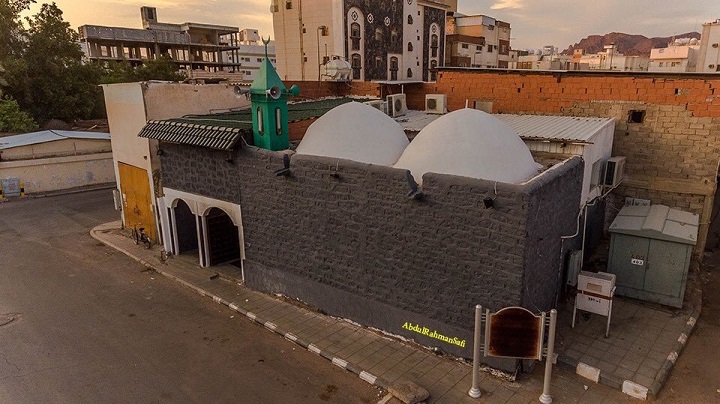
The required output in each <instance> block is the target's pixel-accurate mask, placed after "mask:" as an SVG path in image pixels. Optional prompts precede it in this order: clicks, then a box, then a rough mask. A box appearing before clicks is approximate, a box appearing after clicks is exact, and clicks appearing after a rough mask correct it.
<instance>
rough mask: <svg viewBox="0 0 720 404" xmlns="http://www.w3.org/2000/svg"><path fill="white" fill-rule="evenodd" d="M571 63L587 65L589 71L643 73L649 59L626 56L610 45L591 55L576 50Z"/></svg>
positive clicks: (613, 45) (646, 68)
mask: <svg viewBox="0 0 720 404" xmlns="http://www.w3.org/2000/svg"><path fill="white" fill-rule="evenodd" d="M573 62H574V63H580V64H587V65H588V68H589V70H614V71H621V72H622V71H631V72H643V71H647V70H648V65H649V64H650V58H648V57H645V56H626V55H623V54H622V53H619V52H618V51H617V46H616V45H615V44H614V43H612V44H609V45H605V46H604V50H603V51H601V52H598V53H593V54H584V53H582V52H581V51H580V50H577V51H576V52H575V53H574V54H573Z"/></svg>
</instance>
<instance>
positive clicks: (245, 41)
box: [223, 28, 277, 84]
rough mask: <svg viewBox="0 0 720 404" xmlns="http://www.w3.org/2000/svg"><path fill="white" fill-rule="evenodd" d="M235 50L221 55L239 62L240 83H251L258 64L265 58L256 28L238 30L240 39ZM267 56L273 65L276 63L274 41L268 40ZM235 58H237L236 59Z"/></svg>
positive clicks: (263, 47) (258, 67) (230, 60)
mask: <svg viewBox="0 0 720 404" xmlns="http://www.w3.org/2000/svg"><path fill="white" fill-rule="evenodd" d="M237 48H238V49H237V51H236V52H228V53H225V54H224V55H223V57H224V58H226V59H227V60H228V61H229V62H237V63H239V64H240V72H241V73H242V84H251V83H252V82H253V81H254V80H255V77H257V72H258V70H259V69H260V65H261V64H262V62H263V60H265V44H263V42H262V38H261V37H260V33H259V31H258V30H256V29H249V28H247V29H243V30H242V31H240V41H239V42H238V46H237ZM267 54H268V58H269V59H270V63H272V65H273V66H275V65H276V62H277V61H276V57H275V42H274V41H270V43H269V44H268V47H267ZM236 59H237V60H236Z"/></svg>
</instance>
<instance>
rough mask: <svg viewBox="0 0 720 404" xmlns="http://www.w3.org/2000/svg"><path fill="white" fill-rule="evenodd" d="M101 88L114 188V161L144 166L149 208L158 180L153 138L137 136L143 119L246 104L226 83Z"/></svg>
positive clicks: (128, 85)
mask: <svg viewBox="0 0 720 404" xmlns="http://www.w3.org/2000/svg"><path fill="white" fill-rule="evenodd" d="M103 92H104V94H105V108H106V110H107V116H108V124H109V126H110V137H111V141H112V157H113V166H114V170H115V178H117V188H118V189H121V187H120V183H119V181H120V175H119V172H118V162H122V163H125V164H129V165H131V166H135V167H138V168H141V169H143V170H145V171H146V172H147V175H148V183H149V184H150V191H151V194H152V195H151V201H152V206H151V207H150V208H151V210H152V211H153V212H155V200H156V198H157V197H159V196H162V195H161V193H162V191H161V190H162V184H160V183H159V181H156V180H155V179H153V178H156V179H159V178H160V158H159V156H158V155H157V148H158V147H157V141H155V140H149V139H145V138H140V137H138V134H139V133H140V131H141V130H142V128H143V127H144V126H145V124H146V123H147V121H149V120H163V119H171V118H179V117H182V116H184V115H190V114H207V113H210V112H211V111H220V110H228V109H231V108H243V107H247V106H249V105H250V102H249V101H247V100H246V99H245V97H240V98H238V97H236V96H235V93H234V86H232V85H228V84H208V85H196V84H180V83H164V82H148V83H122V84H108V85H104V86H103ZM123 220H125V218H124V216H123Z"/></svg>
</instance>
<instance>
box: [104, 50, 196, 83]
mask: <svg viewBox="0 0 720 404" xmlns="http://www.w3.org/2000/svg"><path fill="white" fill-rule="evenodd" d="M103 70H104V72H103V76H102V78H101V83H103V84H112V83H131V82H134V81H148V80H163V81H182V80H183V79H184V78H185V76H184V75H182V74H180V73H178V70H177V66H176V65H175V63H174V62H173V61H172V59H170V58H169V57H168V56H165V55H163V56H160V57H159V58H158V59H148V60H146V61H145V62H144V63H143V64H142V65H140V66H138V67H133V66H131V65H130V63H128V62H108V64H107V65H105V67H104V69H103Z"/></svg>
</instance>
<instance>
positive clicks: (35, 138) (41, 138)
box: [0, 130, 110, 150]
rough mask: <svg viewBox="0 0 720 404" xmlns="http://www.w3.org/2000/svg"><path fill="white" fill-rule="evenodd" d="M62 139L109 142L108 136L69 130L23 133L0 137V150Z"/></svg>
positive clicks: (106, 134) (107, 134)
mask: <svg viewBox="0 0 720 404" xmlns="http://www.w3.org/2000/svg"><path fill="white" fill-rule="evenodd" d="M63 139H89V140H110V134H109V133H100V132H77V131H69V130H43V131H40V132H31V133H23V134H22V135H13V136H6V137H0V150H5V149H12V148H14V147H22V146H30V145H34V144H40V143H47V142H54V141H56V140H63Z"/></svg>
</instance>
